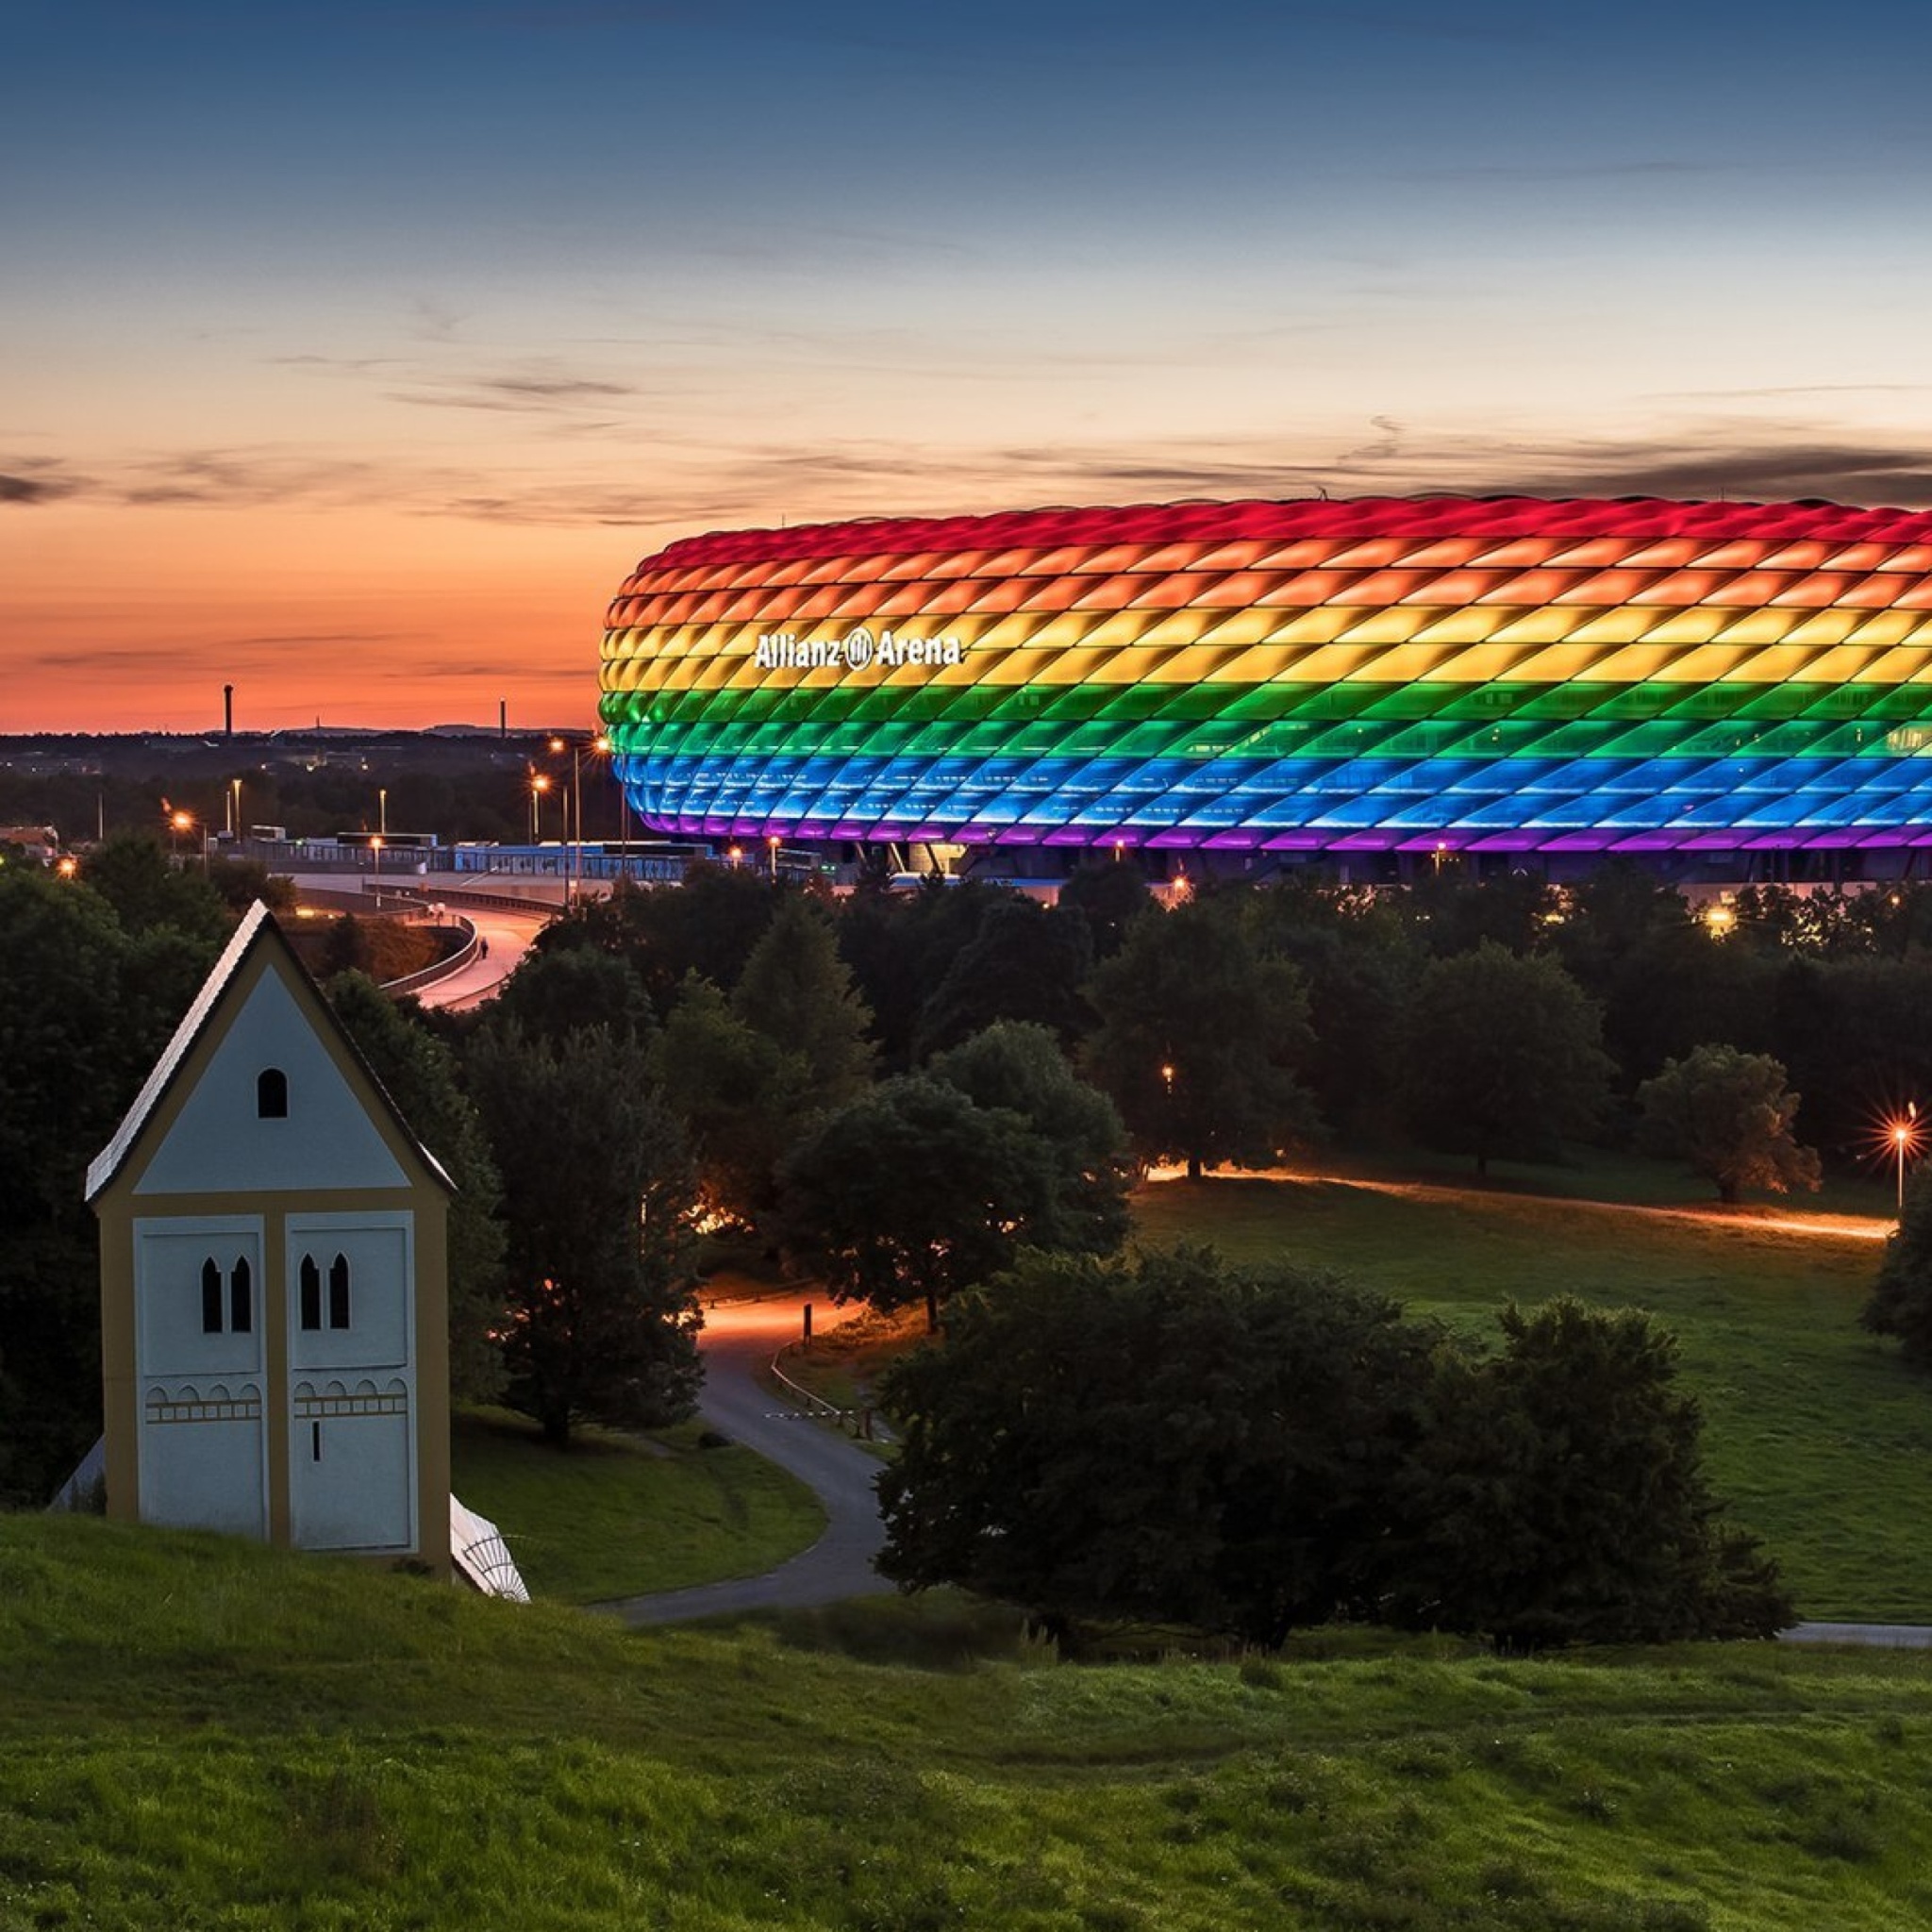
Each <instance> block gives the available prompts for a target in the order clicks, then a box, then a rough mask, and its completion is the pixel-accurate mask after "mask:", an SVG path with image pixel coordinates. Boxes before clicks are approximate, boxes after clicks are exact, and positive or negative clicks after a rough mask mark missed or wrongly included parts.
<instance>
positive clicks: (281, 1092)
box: [255, 1067, 289, 1121]
mask: <svg viewBox="0 0 1932 1932" xmlns="http://www.w3.org/2000/svg"><path fill="white" fill-rule="evenodd" d="M255 1111H256V1113H257V1114H258V1116H259V1117H260V1118H261V1119H262V1120H265V1121H285V1120H287V1119H288V1118H289V1076H288V1074H285V1073H283V1072H282V1070H281V1068H279V1067H264V1068H262V1070H261V1072H260V1073H258V1074H256V1076H255Z"/></svg>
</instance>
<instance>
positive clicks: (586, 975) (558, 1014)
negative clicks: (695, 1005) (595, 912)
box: [488, 946, 657, 1041]
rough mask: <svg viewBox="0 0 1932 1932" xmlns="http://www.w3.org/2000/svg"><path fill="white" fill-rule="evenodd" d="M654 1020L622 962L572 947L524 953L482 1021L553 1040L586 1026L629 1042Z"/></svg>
mask: <svg viewBox="0 0 1932 1932" xmlns="http://www.w3.org/2000/svg"><path fill="white" fill-rule="evenodd" d="M656 1018H657V1016H656V1015H655V1013H654V1012H653V1011H652V1008H651V1002H650V1001H649V999H647V998H646V997H645V995H644V990H643V987H642V986H641V984H640V982H639V980H638V978H637V975H636V974H634V973H633V972H632V971H631V969H630V968H629V966H627V965H626V964H625V961H624V960H623V959H621V958H618V957H616V956H615V955H614V954H610V953H604V952H598V951H595V950H593V949H591V948H590V947H586V946H578V947H569V948H566V949H565V950H563V951H561V952H556V951H552V952H531V953H526V954H525V956H524V958H523V959H522V961H521V962H520V963H519V965H518V967H517V970H516V971H515V972H514V973H512V974H510V976H509V977H508V979H507V980H505V981H504V984H503V991H501V992H500V993H498V994H497V996H496V1000H495V1003H494V1007H493V1009H492V1010H491V1012H490V1014H489V1015H488V1022H489V1024H491V1025H492V1026H497V1025H506V1024H513V1025H515V1026H517V1027H519V1028H521V1029H522V1030H523V1031H524V1032H525V1033H528V1034H532V1035H535V1036H538V1037H540V1038H541V1039H544V1040H548V1041H562V1040H564V1039H567V1038H568V1037H569V1036H570V1035H571V1034H573V1033H575V1032H580V1031H581V1030H582V1029H583V1028H585V1027H587V1026H601V1027H603V1028H604V1029H605V1030H606V1031H607V1032H608V1033H610V1034H612V1035H614V1036H615V1037H616V1038H618V1039H620V1040H625V1041H631V1040H638V1039H641V1038H643V1037H644V1036H646V1035H648V1034H649V1033H650V1032H652V1031H653V1029H654V1027H655V1025H656Z"/></svg>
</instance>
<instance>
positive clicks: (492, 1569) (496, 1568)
mask: <svg viewBox="0 0 1932 1932" xmlns="http://www.w3.org/2000/svg"><path fill="white" fill-rule="evenodd" d="M449 1554H450V1560H451V1561H452V1562H453V1563H455V1565H456V1568H457V1574H458V1576H461V1577H462V1578H464V1580H465V1581H467V1582H469V1583H472V1584H474V1585H475V1587H476V1588H477V1589H478V1590H480V1591H482V1592H483V1594H484V1595H485V1596H503V1597H508V1599H509V1600H510V1601H511V1602H512V1603H518V1604H526V1603H528V1602H529V1601H530V1592H529V1591H528V1590H527V1589H526V1588H525V1584H524V1579H523V1576H522V1574H520V1573H519V1571H518V1569H517V1559H516V1558H515V1557H512V1556H511V1555H510V1553H509V1545H508V1543H506V1542H505V1541H504V1540H503V1533H502V1531H501V1530H499V1529H498V1528H497V1526H496V1525H495V1524H493V1523H491V1521H490V1519H489V1518H488V1517H487V1516H478V1515H477V1514H476V1512H475V1510H474V1509H466V1508H464V1507H463V1506H462V1504H460V1503H459V1502H458V1501H457V1499H456V1497H455V1496H452V1497H451V1498H450V1499H449Z"/></svg>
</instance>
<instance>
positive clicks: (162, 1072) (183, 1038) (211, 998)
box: [87, 899, 456, 1203]
mask: <svg viewBox="0 0 1932 1932" xmlns="http://www.w3.org/2000/svg"><path fill="white" fill-rule="evenodd" d="M264 945H269V946H273V947H274V948H275V952H276V953H277V954H278V955H279V956H280V958H282V959H283V960H284V961H285V962H286V964H287V965H288V967H289V970H290V972H291V974H292V976H293V977H294V978H295V979H296V981H298V982H299V983H300V985H302V986H303V987H304V988H306V990H307V991H308V994H309V996H310V998H311V1000H312V1001H313V1003H314V1005H315V1006H316V1008H319V1009H320V1012H321V1014H322V1016H323V1024H325V1025H326V1026H327V1027H328V1028H329V1030H330V1032H331V1033H332V1034H333V1036H334V1037H335V1039H336V1040H337V1041H340V1042H341V1045H342V1047H343V1048H344V1049H345V1050H346V1051H347V1053H348V1054H349V1057H350V1058H352V1059H353V1060H354V1062H355V1064H356V1066H357V1068H358V1071H359V1072H360V1073H361V1074H362V1076H363V1077H364V1078H365V1079H366V1080H367V1081H368V1082H369V1085H370V1087H371V1088H372V1090H373V1091H375V1093H376V1094H377V1096H378V1097H379V1098H380V1099H381V1101H382V1104H383V1107H384V1108H385V1109H386V1110H387V1112H388V1114H389V1117H390V1119H391V1121H392V1122H393V1123H394V1124H395V1125H396V1127H397V1128H398V1130H399V1131H400V1132H401V1133H402V1135H403V1137H404V1139H405V1140H406V1141H408V1144H409V1146H410V1147H411V1148H412V1149H413V1150H414V1152H415V1154H416V1155H417V1157H418V1158H419V1159H421V1160H422V1162H423V1164H424V1165H425V1167H426V1168H427V1169H428V1171H429V1172H430V1174H432V1175H433V1176H434V1177H435V1178H436V1179H437V1180H438V1181H439V1182H440V1183H441V1185H442V1186H443V1187H445V1188H447V1189H448V1190H449V1191H451V1192H452V1193H454V1192H455V1191H456V1183H455V1182H454V1181H453V1180H451V1179H450V1177H449V1174H448V1173H447V1171H446V1170H445V1169H444V1167H443V1165H442V1163H441V1161H440V1160H438V1159H437V1158H436V1156H435V1155H433V1154H432V1153H430V1151H429V1150H428V1148H426V1147H425V1146H424V1144H423V1143H422V1141H419V1140H418V1139H417V1138H416V1134H415V1130H414V1129H413V1128H412V1127H411V1126H410V1125H409V1124H408V1121H406V1120H405V1119H404V1118H403V1115H402V1110H401V1109H400V1108H398V1107H397V1106H396V1104H395V1102H394V1101H393V1100H391V1098H390V1095H389V1091H388V1090H387V1089H386V1088H385V1087H384V1086H383V1084H382V1082H381V1081H380V1080H378V1079H377V1078H376V1077H375V1071H374V1070H373V1069H372V1068H371V1066H370V1064H369V1062H368V1061H367V1060H366V1059H364V1058H363V1057H362V1050H361V1049H360V1048H359V1047H358V1045H357V1044H356V1042H355V1041H354V1039H353V1038H352V1037H351V1036H350V1034H349V1032H348V1029H347V1028H346V1027H344V1026H343V1024H341V1021H340V1020H338V1019H337V1018H336V1016H335V1012H334V1009H333V1008H331V1007H330V1006H329V1004H328V1002H327V1000H325V998H324V997H323V995H322V990H321V988H319V987H318V986H317V985H316V984H315V981H314V978H313V977H312V975H311V974H309V971H308V968H307V967H306V966H305V965H303V963H302V961H301V959H300V958H298V957H297V955H296V953H295V949H294V948H293V947H292V946H291V945H290V943H289V941H288V937H287V935H286V934H284V933H283V931H282V929H281V927H280V926H278V925H277V924H275V915H274V914H273V913H272V912H270V910H269V909H268V908H267V907H266V906H264V905H263V904H262V902H261V901H260V900H259V899H258V900H257V901H256V902H255V904H254V905H253V906H251V907H250V908H248V910H247V912H246V913H244V914H243V915H242V923H241V924H240V925H238V926H237V927H236V928H235V933H234V937H233V938H232V939H230V940H229V941H228V943H227V944H226V945H225V947H224V948H223V949H222V957H221V958H219V959H217V960H216V961H215V963H214V969H213V971H212V972H210V973H209V974H208V977H207V979H205V980H204V981H203V982H202V986H201V991H199V992H197V993H196V994H195V996H194V1000H193V1003H192V1005H191V1006H190V1007H189V1008H188V1010H187V1012H185V1013H184V1014H182V1016H181V1024H179V1025H178V1026H176V1027H175V1037H174V1038H173V1039H172V1040H170V1041H169V1042H168V1044H167V1048H166V1050H165V1051H164V1052H163V1053H162V1055H161V1057H160V1058H159V1059H158V1060H157V1061H156V1062H155V1063H154V1066H153V1068H152V1070H151V1071H150V1072H149V1074H148V1076H147V1078H146V1080H144V1081H143V1082H142V1089H141V1091H140V1092H139V1093H137V1094H136V1095H135V1096H134V1105H133V1106H132V1107H130V1108H128V1109H127V1112H126V1113H125V1115H124V1116H123V1118H122V1122H121V1124H120V1125H119V1126H118V1127H116V1128H115V1130H114V1138H113V1139H112V1140H111V1141H108V1144H107V1145H106V1146H105V1147H103V1148H102V1149H101V1151H100V1152H99V1153H98V1154H97V1155H95V1156H94V1158H93V1160H92V1162H91V1163H90V1165H89V1167H88V1171H87V1199H88V1200H89V1202H91V1203H92V1201H94V1200H96V1199H98V1198H99V1196H100V1194H101V1191H103V1190H104V1189H105V1188H107V1187H108V1185H109V1183H111V1182H112V1180H113V1178H114V1176H115V1175H116V1174H119V1173H120V1172H121V1170H122V1168H123V1167H124V1166H125V1164H126V1161H127V1157H128V1156H129V1155H130V1154H131V1153H132V1152H133V1151H134V1149H135V1147H136V1146H137V1145H138V1144H139V1142H140V1141H141V1137H142V1133H143V1132H144V1131H145V1130H146V1128H147V1124H148V1123H149V1121H150V1120H152V1119H153V1117H154V1114H155V1111H156V1109H157V1108H158V1107H159V1106H160V1104H161V1102H162V1101H163V1100H164V1099H165V1098H166V1097H167V1094H168V1093H169V1091H170V1090H171V1089H172V1088H173V1087H174V1085H175V1080H176V1079H177V1078H178V1077H179V1075H180V1073H181V1069H182V1067H183V1066H184V1065H185V1064H186V1063H187V1060H188V1057H189V1055H190V1054H192V1052H193V1050H194V1047H195V1043H196V1042H197V1041H199V1040H200V1039H201V1037H202V1035H203V1034H204V1033H205V1032H206V1031H207V1030H208V1023H209V1021H210V1020H211V1019H212V1018H213V1017H214V1015H215V1013H216V1011H217V1010H218V1009H219V1008H220V1007H221V1004H222V1001H223V998H224V996H225V994H226V993H227V992H228V991H230V989H231V988H232V987H233V986H234V985H235V982H236V981H237V980H238V979H239V978H240V977H241V974H242V968H243V967H244V966H245V965H246V964H247V963H248V961H249V959H250V958H252V957H253V956H254V954H255V953H256V952H257V951H258V949H259V948H260V947H262V946H264Z"/></svg>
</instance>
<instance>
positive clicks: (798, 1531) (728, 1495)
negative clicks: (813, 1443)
mask: <svg viewBox="0 0 1932 1932" xmlns="http://www.w3.org/2000/svg"><path fill="white" fill-rule="evenodd" d="M699 1433H700V1427H699V1424H695V1423H686V1424H680V1425H679V1426H678V1427H676V1428H674V1429H665V1430H662V1431H660V1432H658V1434H656V1435H653V1436H648V1437H633V1436H625V1435H619V1434H616V1433H614V1432H611V1431H607V1430H602V1429H595V1428H587V1429H582V1430H579V1431H577V1432H576V1433H575V1435H574V1438H573V1440H572V1442H571V1446H570V1448H569V1449H567V1450H564V1451H560V1452H559V1451H558V1450H555V1449H551V1448H549V1447H547V1446H546V1445H545V1444H544V1442H543V1441H542V1440H541V1438H540V1437H539V1435H538V1433H537V1429H536V1425H535V1424H533V1423H530V1422H528V1421H526V1420H525V1418H524V1417H522V1416H515V1415H511V1414H509V1413H508V1412H507V1411H506V1410H503V1409H474V1410H470V1411H467V1412H459V1413H458V1415H457V1416H456V1418H455V1420H454V1423H453V1424H452V1429H451V1436H452V1441H451V1450H452V1457H453V1480H452V1483H451V1487H452V1488H453V1489H454V1490H455V1491H456V1492H457V1494H458V1496H460V1497H461V1498H462V1499H463V1501H464V1502H465V1503H466V1504H467V1505H468V1506H469V1507H471V1508H472V1509H475V1510H476V1511H477V1512H479V1513H480V1514H481V1515H484V1516H487V1517H489V1518H490V1520H491V1522H492V1523H494V1524H496V1526H497V1527H498V1528H499V1529H500V1530H502V1532H503V1535H504V1540H505V1541H507V1542H508V1544H509V1547H510V1551H511V1554H512V1555H513V1556H514V1557H516V1559H517V1567H518V1568H519V1569H520V1570H521V1571H522V1572H523V1574H524V1581H525V1583H527V1584H528V1585H529V1587H530V1590H531V1592H532V1593H533V1594H534V1595H538V1596H548V1597H558V1598H560V1599H562V1600H563V1601H564V1602H566V1603H577V1604H582V1603H596V1602H598V1601H600V1600H602V1599H605V1598H608V1597H620V1596H639V1595H641V1594H643V1593H644V1592H645V1591H656V1590H679V1589H682V1588H683V1587H684V1586H685V1585H686V1584H690V1583H711V1582H715V1581H717V1580H718V1579H720V1578H722V1577H727V1576H756V1575H758V1574H760V1573H761V1572H763V1571H766V1570H770V1569H774V1568H775V1567H776V1566H777V1565H778V1564H780V1563H782V1562H784V1561H785V1559H786V1558H787V1557H792V1556H796V1555H797V1553H798V1552H799V1551H800V1550H803V1549H805V1548H807V1547H808V1546H809V1545H810V1544H811V1543H812V1542H813V1541H816V1540H817V1538H818V1535H819V1533H820V1531H822V1530H823V1529H824V1526H825V1515H824V1509H823V1507H821V1506H820V1504H819V1501H818V1499H817V1497H815V1496H814V1495H813V1494H812V1493H811V1491H809V1490H808V1489H807V1488H806V1486H805V1485H804V1484H803V1483H801V1482H799V1481H798V1480H797V1479H796V1478H795V1477H793V1476H790V1475H787V1474H785V1472H784V1471H783V1470H781V1469H779V1468H777V1467H776V1466H775V1465H774V1464H773V1463H770V1462H767V1461H765V1460H764V1458H763V1457H758V1456H755V1455H753V1454H752V1452H751V1451H750V1450H749V1449H743V1448H740V1447H738V1446H737V1445H736V1444H733V1445H732V1446H730V1447H727V1448H722V1449H703V1448H700V1447H699V1446H698V1437H699ZM0 1924H4V1921H0Z"/></svg>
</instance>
